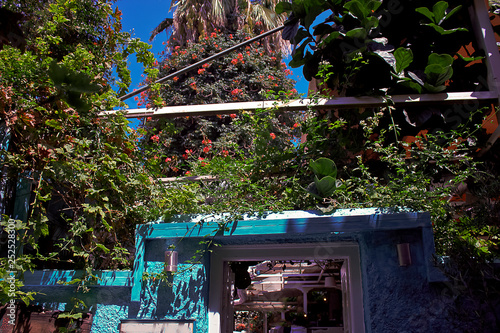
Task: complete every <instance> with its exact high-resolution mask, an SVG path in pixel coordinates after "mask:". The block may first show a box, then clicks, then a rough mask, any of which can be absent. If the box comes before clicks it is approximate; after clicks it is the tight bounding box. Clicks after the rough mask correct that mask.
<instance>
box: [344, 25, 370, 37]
mask: <svg viewBox="0 0 500 333" xmlns="http://www.w3.org/2000/svg"><path fill="white" fill-rule="evenodd" d="M367 35H368V34H367V32H366V29H365V28H356V29H352V30H349V31H348V32H346V36H347V37H350V38H355V39H366V36H367Z"/></svg>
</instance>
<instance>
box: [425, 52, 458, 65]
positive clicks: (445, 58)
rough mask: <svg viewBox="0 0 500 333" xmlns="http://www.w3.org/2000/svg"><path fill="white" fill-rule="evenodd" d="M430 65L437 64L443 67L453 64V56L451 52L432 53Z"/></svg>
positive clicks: (429, 60) (428, 60)
mask: <svg viewBox="0 0 500 333" xmlns="http://www.w3.org/2000/svg"><path fill="white" fill-rule="evenodd" d="M427 63H428V64H429V65H432V64H437V65H440V66H442V67H447V66H451V65H452V64H453V57H452V56H451V55H449V54H438V53H431V54H430V55H429V58H428V59H427Z"/></svg>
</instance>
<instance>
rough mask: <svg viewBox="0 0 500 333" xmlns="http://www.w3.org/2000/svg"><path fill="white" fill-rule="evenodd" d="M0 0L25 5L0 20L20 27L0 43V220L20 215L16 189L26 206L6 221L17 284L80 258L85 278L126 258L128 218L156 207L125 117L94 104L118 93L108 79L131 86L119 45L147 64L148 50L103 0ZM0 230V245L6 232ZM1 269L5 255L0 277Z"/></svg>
mask: <svg viewBox="0 0 500 333" xmlns="http://www.w3.org/2000/svg"><path fill="white" fill-rule="evenodd" d="M2 5H3V8H2V12H3V14H5V15H12V16H13V17H15V18H21V17H24V19H18V20H9V21H7V22H10V23H9V24H13V25H14V26H13V27H10V30H11V31H20V32H22V35H20V36H18V37H19V38H17V39H16V38H11V39H10V40H9V41H8V42H7V43H5V44H3V45H2V49H1V50H0V78H1V79H0V124H2V127H1V128H2V131H3V132H2V138H3V137H6V138H7V141H8V145H6V146H5V145H2V150H1V151H0V156H1V160H0V162H1V166H0V168H1V170H2V172H1V177H0V184H1V189H0V190H1V191H2V192H3V193H5V194H6V195H5V196H2V203H1V205H0V206H1V207H2V213H3V214H5V215H4V216H3V217H2V227H7V226H8V225H9V223H12V219H13V218H14V217H15V216H20V217H22V216H23V214H21V213H20V211H18V210H17V208H16V207H18V206H19V202H17V206H16V200H22V194H21V193H22V191H27V193H31V194H28V196H27V197H26V198H27V200H28V201H27V202H28V204H29V210H28V212H27V216H26V218H25V219H24V218H22V219H21V221H16V222H15V223H16V225H17V228H16V229H17V231H16V233H17V246H16V260H15V262H16V267H15V269H14V271H15V272H17V275H16V278H17V281H18V282H19V283H18V284H17V285H18V286H20V285H21V284H22V273H23V272H24V271H26V270H29V269H34V268H39V269H40V268H59V269H64V268H66V269H84V270H86V271H87V272H88V273H89V274H88V276H87V277H86V278H84V279H82V280H81V281H78V282H81V283H82V284H84V283H86V282H88V281H90V280H92V270H93V269H100V268H108V269H110V268H111V269H112V268H127V267H130V265H131V263H132V262H131V259H132V256H133V249H134V237H133V235H134V230H135V225H136V224H137V223H141V222H144V221H149V220H152V219H153V217H152V216H157V215H158V214H159V213H158V209H159V207H160V206H161V205H157V204H156V203H157V198H160V197H161V198H163V196H162V195H160V192H159V191H160V189H158V188H157V186H156V185H155V182H154V181H153V179H152V178H151V177H150V173H149V171H148V170H147V169H146V168H145V166H144V165H143V164H142V163H140V162H141V161H142V155H141V153H140V151H139V149H138V146H137V141H138V140H139V137H138V134H137V133H136V132H135V131H134V130H131V129H130V128H129V126H128V121H127V120H126V119H125V118H124V117H123V116H122V115H116V116H109V117H107V118H101V117H100V116H99V113H100V112H101V111H104V110H111V109H113V108H115V107H117V106H119V105H120V103H121V102H120V101H119V100H118V98H117V96H116V95H117V93H116V92H115V91H113V89H112V88H111V86H117V87H118V88H119V90H120V91H121V92H123V91H126V90H127V89H128V85H129V84H130V72H129V71H128V69H127V62H126V61H127V57H128V55H130V54H132V53H137V55H138V59H141V60H142V61H143V63H144V65H145V66H146V67H147V68H153V65H154V56H153V55H152V54H151V53H150V52H149V51H148V49H149V46H148V45H147V44H145V43H143V42H140V41H139V40H137V39H132V38H131V37H130V34H128V33H124V32H122V31H121V23H120V20H121V13H120V11H119V10H117V9H115V10H113V8H112V3H111V2H108V1H98V0H85V1H72V0H65V1H62V0H46V1H20V2H19V1H10V0H9V1H3V2H2ZM16 40H17V41H23V42H22V43H21V42H20V43H16ZM22 184H24V189H23V188H22ZM16 189H18V191H19V192H18V195H16ZM2 229H3V228H2ZM1 236H2V248H1V251H2V253H4V252H5V253H4V254H6V253H7V247H6V245H7V242H4V240H5V237H7V233H6V232H4V231H2V234H1ZM8 270H9V266H8V262H7V256H6V255H2V258H1V261H0V275H1V279H2V283H4V282H5V283H7V282H6V280H5V278H6V277H7V275H6V274H7V271H8ZM10 270H12V269H10ZM4 287H7V288H4ZM1 290H2V292H1V293H0V297H1V298H0V301H1V302H5V301H7V300H9V299H10V298H11V297H7V291H8V290H9V288H8V285H2V288H1ZM17 295H18V296H23V294H22V293H21V292H18V294H17Z"/></svg>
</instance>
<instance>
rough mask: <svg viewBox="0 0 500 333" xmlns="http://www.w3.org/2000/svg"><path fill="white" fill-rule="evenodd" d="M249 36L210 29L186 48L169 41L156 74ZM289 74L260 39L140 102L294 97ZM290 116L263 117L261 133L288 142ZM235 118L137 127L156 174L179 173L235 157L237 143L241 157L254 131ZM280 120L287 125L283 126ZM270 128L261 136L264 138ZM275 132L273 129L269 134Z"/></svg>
mask: <svg viewBox="0 0 500 333" xmlns="http://www.w3.org/2000/svg"><path fill="white" fill-rule="evenodd" d="M250 37H251V35H248V34H246V33H244V32H238V33H236V34H223V33H215V32H213V33H211V34H210V35H209V36H207V37H203V38H202V39H201V40H200V41H199V42H198V43H189V44H188V46H187V47H180V46H178V45H177V46H175V45H170V44H169V45H168V50H171V54H170V55H169V56H167V57H165V59H163V60H162V61H161V62H160V63H159V65H158V66H159V76H161V77H164V76H166V75H168V74H170V73H173V72H175V71H177V70H179V69H182V68H184V67H186V66H188V65H190V64H193V63H195V62H197V61H199V60H200V59H205V58H207V57H209V56H211V55H213V54H215V53H218V52H220V51H221V50H224V49H227V48H229V47H231V46H234V45H236V44H238V43H240V42H242V41H245V40H247V39H248V38H250ZM290 75H291V71H290V70H289V69H287V68H286V65H285V64H284V63H283V62H282V60H281V55H280V53H277V52H271V53H269V52H267V51H266V50H265V49H264V47H263V46H262V44H261V43H260V42H254V43H253V44H251V45H249V46H246V47H245V48H243V49H241V50H240V51H235V52H233V53H231V54H227V55H225V56H224V57H221V58H219V59H217V60H214V61H212V62H210V63H206V64H204V65H203V66H202V67H200V68H198V69H194V70H193V71H191V72H190V73H186V74H184V75H181V76H179V77H177V76H176V77H174V79H173V80H172V81H170V82H167V83H166V84H165V85H164V86H163V87H162V88H161V90H160V92H159V94H158V95H156V94H155V93H150V94H149V95H147V94H143V95H142V96H141V101H140V104H141V105H151V104H154V103H155V100H157V98H158V97H161V99H162V100H163V102H162V103H161V104H160V105H166V106H170V105H189V104H207V103H223V102H242V101H258V100H269V99H275V98H277V97H278V96H281V97H286V98H294V97H296V96H297V92H296V90H295V89H294V88H293V85H294V81H293V80H292V79H291V78H290ZM290 117H292V118H293V117H296V116H292V115H291V114H281V115H279V116H276V117H275V118H273V119H269V121H271V123H272V124H274V125H273V127H270V128H266V131H267V130H269V131H270V132H275V133H277V134H278V133H280V132H282V134H283V136H282V138H283V140H285V141H286V140H290V138H291V134H290V133H291V131H292V130H293V128H292V127H291V125H290V124H293V123H294V122H295V121H293V122H292V120H289V118H290ZM290 119H291V118H290ZM241 120H242V118H241V117H239V116H237V115H236V114H230V115H219V116H211V117H187V118H177V119H172V120H166V119H158V120H147V121H146V122H144V124H143V126H142V129H143V130H144V131H146V132H147V133H148V134H147V135H146V136H145V138H149V140H144V141H143V142H142V144H143V146H144V149H145V152H146V156H147V158H148V160H150V161H151V162H152V163H153V165H154V167H155V170H156V171H157V172H158V174H160V175H168V176H176V175H184V174H185V173H186V171H194V170H191V169H193V168H195V167H196V166H203V167H205V168H204V172H206V171H207V168H208V165H209V164H210V160H211V159H213V158H241V156H240V153H241V151H240V150H239V149H240V147H242V146H244V147H247V148H246V150H247V152H246V153H244V154H247V155H246V156H248V154H249V150H252V149H254V148H252V147H253V145H254V143H255V140H256V133H255V130H254V129H253V128H250V126H249V124H248V123H246V125H245V124H244V123H243V122H242V121H241ZM283 123H287V124H286V126H283V125H282V124H283ZM270 132H268V133H267V134H266V137H267V138H269V137H270V134H269V133H270ZM285 132H286V134H285ZM277 134H274V133H273V135H274V136H275V137H276V135H277ZM188 151H189V153H188ZM155 156H157V157H158V158H157V159H155V158H154V157H155ZM167 158H168V159H169V160H168V162H167V160H166V159H167ZM199 158H202V159H203V163H200V161H201V160H200V159H199Z"/></svg>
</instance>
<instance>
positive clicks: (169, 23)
mask: <svg viewBox="0 0 500 333" xmlns="http://www.w3.org/2000/svg"><path fill="white" fill-rule="evenodd" d="M173 24H174V19H173V18H166V19H164V20H163V21H162V22H161V23H160V24H158V26H157V27H156V28H154V29H153V31H151V37H149V41H150V42H152V41H153V39H154V38H155V37H156V36H157V35H158V34H159V33H161V32H162V31H164V30H165V29H168V28H169V27H171V26H172V25H173Z"/></svg>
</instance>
